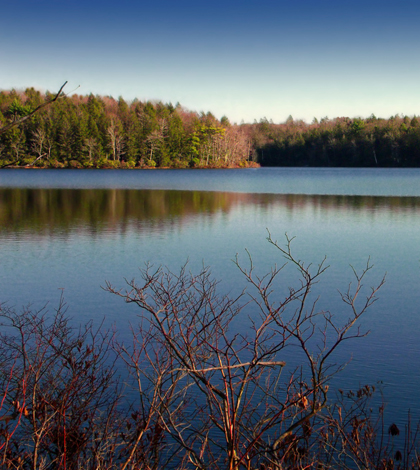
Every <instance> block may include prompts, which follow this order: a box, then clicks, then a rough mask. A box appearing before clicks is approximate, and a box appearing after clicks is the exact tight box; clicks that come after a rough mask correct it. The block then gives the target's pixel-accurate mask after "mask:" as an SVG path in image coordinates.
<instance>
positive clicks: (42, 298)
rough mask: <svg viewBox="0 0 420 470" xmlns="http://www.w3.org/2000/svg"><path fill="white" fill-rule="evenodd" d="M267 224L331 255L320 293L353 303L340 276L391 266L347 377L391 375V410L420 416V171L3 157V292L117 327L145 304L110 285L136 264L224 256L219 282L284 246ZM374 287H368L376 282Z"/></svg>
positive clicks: (216, 261)
mask: <svg viewBox="0 0 420 470" xmlns="http://www.w3.org/2000/svg"><path fill="white" fill-rule="evenodd" d="M267 229H269V230H270V232H271V233H272V235H273V238H276V239H277V240H279V242H280V243H281V244H283V243H284V240H285V238H284V234H285V232H287V233H288V234H289V235H290V236H296V239H295V240H294V242H293V250H294V252H295V254H296V256H297V257H298V258H299V259H303V260H305V261H307V262H313V263H318V262H320V261H321V260H322V259H323V257H324V256H327V262H328V264H329V265H330V268H329V269H328V271H327V272H326V274H325V275H324V277H323V279H322V281H321V283H320V284H319V286H318V293H319V295H320V296H321V297H320V306H322V307H324V308H326V309H329V310H330V311H331V312H332V313H334V314H336V315H337V317H338V318H346V316H347V315H348V312H347V311H346V310H345V308H344V306H343V305H342V302H341V301H340V298H339V295H338V293H337V289H341V290H345V289H346V286H347V284H348V283H349V282H350V281H351V280H352V271H351V268H350V266H349V265H350V264H351V265H353V266H354V267H355V269H356V270H358V271H360V270H361V269H363V267H364V266H365V265H366V262H367V260H368V258H369V257H370V259H371V261H372V262H373V264H374V265H375V267H374V269H373V270H372V271H371V272H370V275H369V277H368V279H367V281H366V283H365V285H366V288H369V287H370V286H371V285H375V284H377V283H379V282H380V280H381V278H382V276H383V274H384V273H385V272H387V282H386V285H385V286H384V287H383V289H382V290H381V291H380V293H379V301H378V302H377V303H376V304H375V305H374V306H373V307H372V308H371V310H370V311H369V312H368V313H367V314H366V316H365V318H364V319H363V321H362V327H363V328H364V329H365V330H371V333H370V335H369V336H368V337H367V338H364V339H361V340H358V341H357V342H348V343H347V344H346V345H345V347H344V348H343V349H342V350H341V352H340V354H339V355H338V356H337V361H338V362H340V361H347V360H348V359H349V358H350V357H352V361H351V363H350V364H349V366H348V367H347V368H346V369H345V371H344V372H343V373H342V375H341V376H340V377H339V378H338V381H337V383H338V384H340V386H344V387H347V388H350V387H356V386H358V385H364V384H367V383H370V384H372V383H375V382H376V381H379V380H382V381H383V383H384V393H385V397H386V399H387V400H388V401H389V402H390V405H389V410H390V413H391V414H392V415H393V416H395V419H396V420H397V419H401V420H403V418H404V416H405V412H406V411H407V410H408V408H411V409H412V412H413V417H414V418H416V419H418V418H420V407H419V405H418V403H417V401H418V400H417V391H418V390H419V388H420V371H419V366H418V364H419V358H420V342H419V340H418V336H419V329H420V328H419V296H420V293H419V284H420V283H419V274H420V261H419V260H420V171H419V170H417V169H416V170H414V169H410V170H385V169H378V170H376V169H366V170H364V169H363V170H361V169H359V170H354V169H305V168H304V169H268V168H265V169H258V170H254V169H252V170H203V171H197V170H191V171H187V170H182V171H178V170H165V171H122V170H97V171H92V170H86V171H84V170H42V171H35V170H34V171H26V170H3V171H1V172H0V253H1V265H0V282H1V288H2V289H1V296H0V301H1V302H4V301H8V303H9V304H11V305H15V306H19V307H20V306H21V305H27V304H28V303H33V304H34V306H36V307H40V306H42V305H44V304H45V303H46V302H50V306H51V309H53V307H54V306H55V305H57V303H58V299H59V296H60V294H61V292H62V289H64V295H65V298H66V301H67V303H68V305H69V313H70V314H71V316H72V317H73V318H74V319H75V321H78V322H85V321H87V320H88V319H94V321H97V322H100V321H101V320H102V319H103V318H105V319H106V320H105V321H106V323H107V324H111V323H114V322H115V323H117V326H118V328H119V329H121V330H124V329H127V328H128V324H129V322H135V320H136V317H135V314H136V310H135V308H134V307H133V306H132V305H125V304H124V303H123V302H121V300H119V299H117V298H114V297H113V296H111V295H110V294H108V293H106V292H104V291H103V290H102V289H101V286H103V285H105V281H106V280H108V281H111V282H112V283H113V284H115V285H116V286H120V287H123V283H124V280H123V279H124V277H125V278H128V279H131V278H133V277H137V276H138V268H139V267H142V266H144V263H145V262H146V261H150V262H152V263H154V264H156V265H159V264H165V265H168V266H169V267H170V268H171V269H173V270H177V269H178V268H179V267H180V266H181V265H182V264H184V263H185V262H186V260H189V265H190V269H191V270H193V271H197V270H199V269H200V267H201V266H202V265H203V263H204V264H206V265H210V266H212V272H213V274H214V276H215V277H216V278H218V279H221V281H222V283H221V285H220V287H221V290H223V291H224V292H229V291H230V292H238V291H239V290H241V289H242V288H243V287H246V285H245V284H244V282H243V279H242V277H241V275H240V273H239V271H238V269H237V268H236V267H235V265H234V263H233V262H232V259H233V258H234V257H235V255H236V253H238V254H239V259H240V260H243V262H244V263H245V262H246V259H247V257H246V252H245V249H248V250H249V251H250V253H251V255H252V257H253V260H254V262H255V264H256V265H257V267H258V269H259V270H260V272H264V271H265V270H268V269H269V267H270V266H271V265H272V264H274V263H276V262H277V263H281V262H282V259H281V258H280V257H279V256H278V253H277V252H276V250H275V249H273V247H272V246H270V245H269V244H268V243H267V241H266V237H267ZM366 293H367V291H366Z"/></svg>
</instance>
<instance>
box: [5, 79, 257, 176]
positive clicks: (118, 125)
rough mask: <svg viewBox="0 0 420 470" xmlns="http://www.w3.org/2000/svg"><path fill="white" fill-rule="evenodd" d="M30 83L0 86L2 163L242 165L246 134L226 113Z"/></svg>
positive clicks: (247, 147) (58, 165)
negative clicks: (54, 90)
mask: <svg viewBox="0 0 420 470" xmlns="http://www.w3.org/2000/svg"><path fill="white" fill-rule="evenodd" d="M52 101H53V99H52V95H51V94H49V93H48V92H47V93H46V94H41V93H40V92H39V91H37V90H35V89H34V88H28V89H26V90H25V91H24V92H17V91H15V90H12V91H3V92H1V93H0V128H3V129H5V128H6V127H7V126H8V125H10V123H13V122H16V121H20V120H21V119H22V117H24V116H27V115H30V114H31V113H33V110H34V109H36V108H37V107H39V106H40V105H42V104H43V103H46V102H51V104H50V105H49V106H44V107H42V109H39V112H37V113H36V114H33V115H32V116H31V117H30V119H27V120H25V121H24V122H22V123H21V124H20V125H19V126H13V127H10V128H8V129H6V130H5V132H2V133H0V159H1V161H2V163H1V166H3V167H5V166H12V165H13V166H20V165H22V166H40V167H55V168H62V167H71V168H102V167H109V168H120V167H123V168H124V167H125V168H134V167H170V168H188V167H215V168H217V167H235V166H244V165H247V162H248V160H249V155H250V152H251V142H250V139H249V136H248V135H246V133H245V132H244V130H243V129H241V128H240V127H238V126H232V125H231V124H230V123H229V120H228V119H227V118H226V117H224V118H222V119H221V120H218V119H216V118H215V117H214V116H213V115H212V114H211V113H201V114H199V113H195V112H191V111H188V110H186V109H184V108H183V107H182V106H181V105H179V104H177V105H176V106H173V105H172V104H171V103H167V104H163V103H161V102H157V103H152V102H150V101H147V102H141V101H138V100H134V101H132V102H131V103H127V102H126V101H125V100H124V99H123V98H121V97H120V98H119V99H118V100H115V99H114V98H112V97H100V96H94V95H92V94H91V95H89V96H81V95H76V94H74V95H72V96H67V95H62V96H60V99H58V100H55V102H52Z"/></svg>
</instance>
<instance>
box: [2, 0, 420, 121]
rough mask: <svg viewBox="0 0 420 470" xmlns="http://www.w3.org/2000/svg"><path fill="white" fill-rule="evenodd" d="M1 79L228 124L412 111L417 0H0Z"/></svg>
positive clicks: (418, 104) (416, 83) (418, 82)
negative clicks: (175, 109) (162, 106)
mask: <svg viewBox="0 0 420 470" xmlns="http://www.w3.org/2000/svg"><path fill="white" fill-rule="evenodd" d="M0 6H1V17H0V44H1V46H0V89H10V88H17V89H24V88H26V87H27V86H34V87H36V88H38V89H41V90H44V91H45V90H50V91H55V90H58V88H59V87H60V86H61V84H62V83H63V82H64V81H65V80H68V85H67V87H66V90H67V91H71V90H73V89H75V88H76V87H77V86H78V85H80V88H79V89H78V90H77V93H79V94H89V93H94V94H99V95H111V96H114V97H115V98H117V97H118V96H123V97H124V98H125V99H127V100H130V99H133V98H135V97H137V98H139V99H141V100H147V99H151V100H161V101H164V102H172V103H173V104H175V103H176V102H180V103H181V104H182V105H183V106H185V107H186V108H188V109H191V110H195V111H205V112H207V111H211V112H212V113H213V114H214V115H215V116H216V117H218V118H220V117H222V116H223V115H227V116H228V117H229V119H230V120H231V121H232V122H238V123H239V122H241V121H242V120H243V121H245V122H252V121H253V120H254V119H257V120H259V119H261V118H263V117H267V119H272V120H273V121H274V122H283V121H285V120H286V118H287V117H288V116H289V115H292V116H293V117H294V118H295V119H304V120H305V121H307V122H311V121H312V119H313V117H317V118H318V119H320V118H322V117H325V116H328V117H329V118H333V117H337V116H350V117H355V116H361V117H367V116H369V115H370V114H372V113H374V114H375V115H377V116H381V117H389V116H390V115H394V114H396V113H399V114H407V115H414V114H417V115H418V114H420V91H419V90H420V61H419V55H420V27H419V25H420V2H419V1H418V0H416V1H412V0H408V1H404V2H396V1H392V2H391V1H388V0H382V1H376V0H365V1H361V0H354V1H347V0H346V1H344V0H335V1H332V0H311V1H309V0H294V1H284V0H278V1H273V0H258V1H256V0H252V1H251V0H241V1H239V0H224V1H221V0H214V1H201V0H196V1H190V0H178V1H175V0H173V1H169V0H154V1H149V0H147V1H146V0H138V1H127V0H113V1H108V0H101V1H98V0H91V1H89V0H84V1H83V2H82V1H80V0H74V1H73V2H64V1H62V0H13V1H9V2H6V1H5V0H1V5H0Z"/></svg>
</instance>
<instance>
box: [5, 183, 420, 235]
mask: <svg viewBox="0 0 420 470" xmlns="http://www.w3.org/2000/svg"><path fill="white" fill-rule="evenodd" d="M244 206H246V207H250V208H252V207H254V209H258V210H260V211H271V210H276V211H277V210H283V211H286V212H288V213H289V214H291V215H293V214H294V213H302V212H308V211H309V212H311V213H312V214H317V213H322V216H323V217H325V218H328V217H329V216H332V217H335V216H336V215H337V214H349V215H350V214H352V213H357V214H358V215H359V216H360V215H361V214H364V215H365V216H366V217H368V218H373V217H375V216H378V215H381V214H393V215H394V216H397V215H398V216H399V215H401V214H406V215H411V216H415V215H417V214H419V213H420V198H417V197H379V196H321V195H317V196H308V195H295V194H290V195H281V194H249V193H246V194H245V193H230V192H202V191H172V190H121V189H95V190H86V189H20V188H13V189H0V233H3V234H6V235H7V234H10V233H13V236H14V237H19V236H22V235H27V234H37V235H42V234H52V233H57V232H59V233H61V234H62V235H63V234H66V233H67V234H70V233H73V232H75V231H76V232H79V231H81V230H82V231H85V232H86V233H88V234H97V233H101V232H108V233H115V232H118V233H125V232H126V231H127V230H128V229H133V228H135V229H137V230H140V231H141V230H144V229H145V228H147V230H150V228H151V227H158V228H159V229H160V230H165V229H170V227H173V226H174V225H183V224H185V223H186V222H188V221H189V220H191V219H192V218H194V217H196V216H201V217H203V216H204V217H206V216H207V217H210V218H211V217H213V216H214V215H215V214H229V213H232V212H233V211H234V210H236V209H238V208H240V207H244Z"/></svg>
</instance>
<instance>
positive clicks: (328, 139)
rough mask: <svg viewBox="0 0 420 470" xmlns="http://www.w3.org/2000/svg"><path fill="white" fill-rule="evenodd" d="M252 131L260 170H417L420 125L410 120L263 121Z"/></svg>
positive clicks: (371, 117)
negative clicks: (321, 168)
mask: <svg viewBox="0 0 420 470" xmlns="http://www.w3.org/2000/svg"><path fill="white" fill-rule="evenodd" d="M245 126H247V127H250V128H251V130H250V132H251V135H252V142H253V146H254V149H255V150H254V151H255V152H256V153H257V160H258V162H259V163H260V164H261V165H263V166H312V167H418V166H420V121H419V119H418V118H417V117H416V116H414V117H409V116H399V115H396V116H392V117H390V118H389V119H382V118H378V117H376V116H375V115H373V114H372V115H371V116H370V117H369V118H366V119H361V118H353V119H351V118H349V117H338V118H335V119H328V118H323V119H321V120H320V121H318V120H317V119H314V120H313V122H312V123H311V124H306V123H305V122H303V121H301V120H293V118H292V117H291V116H290V117H289V118H288V119H287V120H286V122H285V123H283V124H274V123H273V122H269V121H268V120H267V119H262V120H260V122H258V123H256V122H254V124H252V125H245Z"/></svg>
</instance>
